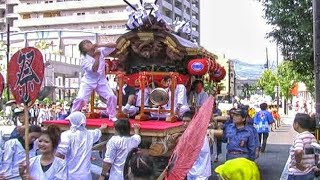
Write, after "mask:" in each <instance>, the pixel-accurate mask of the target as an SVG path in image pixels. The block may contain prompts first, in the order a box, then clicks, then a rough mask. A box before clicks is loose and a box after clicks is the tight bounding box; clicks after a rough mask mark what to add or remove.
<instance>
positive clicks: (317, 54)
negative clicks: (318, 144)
mask: <svg viewBox="0 0 320 180" xmlns="http://www.w3.org/2000/svg"><path fill="white" fill-rule="evenodd" d="M313 48H314V76H315V97H316V116H315V118H316V128H317V130H316V137H317V140H319V137H320V134H319V133H320V130H319V128H320V124H319V123H320V2H319V0H313Z"/></svg>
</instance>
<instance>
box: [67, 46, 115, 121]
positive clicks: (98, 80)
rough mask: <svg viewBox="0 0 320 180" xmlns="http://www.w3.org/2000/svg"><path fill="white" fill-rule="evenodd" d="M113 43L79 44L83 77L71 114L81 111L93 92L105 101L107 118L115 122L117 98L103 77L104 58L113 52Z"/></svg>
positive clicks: (104, 76)
mask: <svg viewBox="0 0 320 180" xmlns="http://www.w3.org/2000/svg"><path fill="white" fill-rule="evenodd" d="M115 47H116V44H115V43H107V44H92V42H91V41H89V40H83V41H81V42H80V44H79V50H80V53H81V54H82V55H83V57H82V58H81V67H82V69H83V70H84V75H83V77H82V78H81V84H80V89H79V91H78V95H77V98H76V99H75V100H74V101H73V106H72V112H73V111H81V109H82V107H84V106H85V105H86V104H87V102H88V100H89V97H90V96H91V94H92V92H93V91H95V92H96V93H97V94H98V95H99V96H100V97H102V99H103V100H106V104H107V113H108V115H109V118H110V119H111V120H113V121H116V120H117V118H116V108H117V97H116V96H115V94H114V92H113V91H112V89H111V88H110V86H109V84H108V81H107V79H106V75H105V59H104V58H105V57H106V56H108V55H109V54H111V53H112V52H113V51H114V50H115Z"/></svg>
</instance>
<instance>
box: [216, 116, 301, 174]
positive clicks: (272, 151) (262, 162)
mask: <svg viewBox="0 0 320 180" xmlns="http://www.w3.org/2000/svg"><path fill="white" fill-rule="evenodd" d="M293 118H294V116H292V115H290V116H284V115H283V116H282V121H283V124H282V125H281V127H280V128H278V129H276V130H275V131H274V132H270V133H269V138H268V142H267V147H266V151H265V153H262V154H260V157H259V158H258V159H257V160H256V163H257V164H258V166H259V169H260V173H261V177H262V180H279V179H280V177H281V175H282V172H283V169H284V167H285V164H286V162H287V159H288V156H289V148H290V146H291V144H292V142H293V137H294V136H295V134H296V132H295V131H294V130H293V128H292V122H293ZM225 146H226V145H225V144H223V146H222V154H221V155H220V158H219V162H218V163H214V164H213V170H214V169H215V168H216V167H217V166H219V165H220V164H222V163H223V162H224V161H225ZM210 179H211V180H216V179H218V178H217V177H216V175H213V176H212V177H211V178H210Z"/></svg>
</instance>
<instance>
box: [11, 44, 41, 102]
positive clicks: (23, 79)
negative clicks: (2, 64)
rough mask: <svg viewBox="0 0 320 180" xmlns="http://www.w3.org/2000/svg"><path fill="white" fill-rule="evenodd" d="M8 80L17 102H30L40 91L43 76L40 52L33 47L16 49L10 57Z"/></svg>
mask: <svg viewBox="0 0 320 180" xmlns="http://www.w3.org/2000/svg"><path fill="white" fill-rule="evenodd" d="M8 75H9V77H8V82H9V87H10V90H11V93H12V94H13V96H14V98H15V100H16V102H17V103H18V104H20V103H24V104H32V103H33V102H34V101H35V100H36V98H37V96H38V94H39V91H40V88H41V84H42V80H43V77H44V64H43V56H42V54H41V52H40V51H39V50H38V49H36V48H33V47H27V48H23V49H21V50H19V51H17V52H16V53H15V54H14V55H13V56H12V57H11V59H10V62H9V67H8Z"/></svg>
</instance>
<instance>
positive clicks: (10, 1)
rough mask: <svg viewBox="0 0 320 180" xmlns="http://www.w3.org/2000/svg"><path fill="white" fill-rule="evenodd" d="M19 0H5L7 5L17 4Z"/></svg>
mask: <svg viewBox="0 0 320 180" xmlns="http://www.w3.org/2000/svg"><path fill="white" fill-rule="evenodd" d="M19 3H20V2H19V0H7V4H19Z"/></svg>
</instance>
